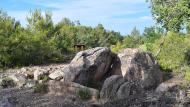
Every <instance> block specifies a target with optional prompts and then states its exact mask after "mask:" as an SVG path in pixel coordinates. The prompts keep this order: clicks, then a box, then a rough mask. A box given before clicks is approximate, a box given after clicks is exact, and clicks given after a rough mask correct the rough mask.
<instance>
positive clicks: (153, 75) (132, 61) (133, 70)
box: [113, 48, 163, 89]
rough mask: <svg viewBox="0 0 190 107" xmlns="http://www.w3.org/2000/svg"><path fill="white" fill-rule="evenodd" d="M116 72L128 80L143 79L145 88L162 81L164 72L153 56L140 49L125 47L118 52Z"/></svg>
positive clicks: (152, 86) (153, 86)
mask: <svg viewBox="0 0 190 107" xmlns="http://www.w3.org/2000/svg"><path fill="white" fill-rule="evenodd" d="M118 57H119V58H118V59H117V60H119V61H120V62H119V61H118V63H117V64H120V66H119V65H117V66H116V67H117V68H114V69H115V70H114V71H113V72H115V73H114V74H121V75H122V76H123V77H125V78H127V79H128V80H141V81H142V85H143V87H144V88H146V89H149V88H155V87H156V86H157V85H158V84H160V83H161V82H162V78H163V77H162V72H161V70H160V68H159V65H158V64H157V62H156V60H155V59H154V58H153V56H152V55H151V54H149V53H146V52H141V51H140V50H139V49H129V48H127V49H124V50H123V51H121V52H120V53H118Z"/></svg>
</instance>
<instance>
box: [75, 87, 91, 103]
mask: <svg viewBox="0 0 190 107" xmlns="http://www.w3.org/2000/svg"><path fill="white" fill-rule="evenodd" d="M76 94H77V96H78V97H79V98H81V99H82V100H88V99H90V98H91V97H92V95H91V93H90V90H89V89H88V88H84V89H83V88H81V89H79V90H78V91H77V92H76Z"/></svg>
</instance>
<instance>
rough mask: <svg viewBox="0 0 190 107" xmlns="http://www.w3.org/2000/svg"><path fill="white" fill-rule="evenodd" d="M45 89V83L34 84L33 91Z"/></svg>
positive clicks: (38, 91)
mask: <svg viewBox="0 0 190 107" xmlns="http://www.w3.org/2000/svg"><path fill="white" fill-rule="evenodd" d="M47 91H48V90H47V84H44V83H39V84H36V86H35V87H34V92H35V93H46V92H47Z"/></svg>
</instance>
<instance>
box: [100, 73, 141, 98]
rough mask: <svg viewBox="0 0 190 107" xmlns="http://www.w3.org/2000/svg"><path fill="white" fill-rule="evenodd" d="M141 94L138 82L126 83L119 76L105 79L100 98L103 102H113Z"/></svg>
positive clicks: (126, 81) (125, 80)
mask: <svg viewBox="0 0 190 107" xmlns="http://www.w3.org/2000/svg"><path fill="white" fill-rule="evenodd" d="M141 93H143V88H142V86H141V84H140V83H139V82H138V81H128V80H127V79H125V78H123V77H122V76H119V75H113V76H111V77H109V78H107V79H106V80H105V82H104V85H103V87H102V89H101V92H100V98H101V99H104V100H105V101H114V100H118V99H123V98H128V97H130V96H134V95H139V94H141Z"/></svg>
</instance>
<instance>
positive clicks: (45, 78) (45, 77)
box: [41, 75, 49, 83]
mask: <svg viewBox="0 0 190 107" xmlns="http://www.w3.org/2000/svg"><path fill="white" fill-rule="evenodd" d="M41 80H42V82H43V83H44V82H47V81H48V80H49V76H47V75H46V76H44V77H43V78H42V79H41Z"/></svg>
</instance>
